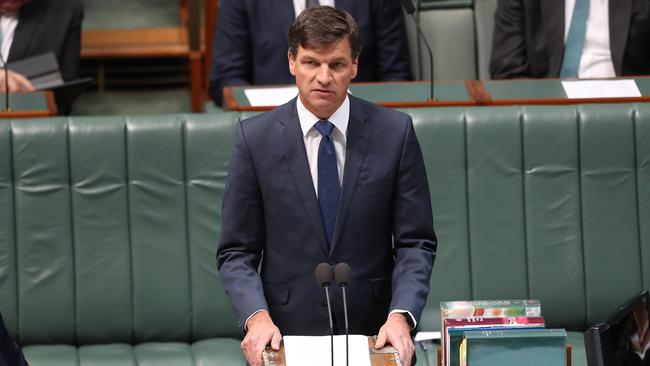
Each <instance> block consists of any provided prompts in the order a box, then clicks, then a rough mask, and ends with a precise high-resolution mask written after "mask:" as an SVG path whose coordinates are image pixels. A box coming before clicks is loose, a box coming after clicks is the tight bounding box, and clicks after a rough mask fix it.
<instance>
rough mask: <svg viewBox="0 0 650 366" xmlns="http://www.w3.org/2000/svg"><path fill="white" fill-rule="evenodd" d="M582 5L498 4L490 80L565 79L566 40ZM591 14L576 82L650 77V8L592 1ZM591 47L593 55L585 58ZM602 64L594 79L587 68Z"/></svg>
mask: <svg viewBox="0 0 650 366" xmlns="http://www.w3.org/2000/svg"><path fill="white" fill-rule="evenodd" d="M578 1H580V0H577V1H576V0H573V1H572V3H565V0H499V2H498V7H497V11H496V14H495V27H494V38H493V42H492V56H491V61H490V75H491V76H492V78H494V79H506V78H518V77H530V78H545V77H559V76H562V73H561V70H562V67H563V60H564V58H565V39H566V42H568V40H569V35H570V26H569V24H570V23H571V22H572V21H573V16H568V15H569V14H571V15H573V14H574V13H576V12H575V11H573V9H574V8H573V7H572V6H571V4H573V3H576V4H577V2H578ZM567 5H568V6H567ZM587 11H588V22H589V23H591V26H590V25H589V23H588V24H587V26H586V33H587V34H586V39H585V41H584V48H583V50H582V51H583V52H582V59H581V60H580V72H579V73H578V75H577V76H579V77H609V76H612V77H613V76H623V75H644V74H650V2H648V1H646V0H609V1H607V0H591V4H590V5H588V6H587ZM599 18H600V19H599ZM607 29H609V31H608V32H607ZM599 32H600V33H602V34H600V33H599ZM587 47H591V48H589V49H591V50H595V51H594V52H592V53H590V54H588V55H587V58H585V53H588V52H589V51H588V48H587ZM598 47H600V48H601V49H600V50H599V49H598ZM598 64H601V65H604V66H602V67H600V68H599V69H595V70H596V71H595V72H591V73H590V72H589V70H588V68H589V67H590V66H593V65H598ZM597 67H599V66H597ZM585 69H587V70H585ZM600 70H603V71H600ZM607 70H609V71H607ZM583 72H584V74H583ZM570 76H576V75H570Z"/></svg>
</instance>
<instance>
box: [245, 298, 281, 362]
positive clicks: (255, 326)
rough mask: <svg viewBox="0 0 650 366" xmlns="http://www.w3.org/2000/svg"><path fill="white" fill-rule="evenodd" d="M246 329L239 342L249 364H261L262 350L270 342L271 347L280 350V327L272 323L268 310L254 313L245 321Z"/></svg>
mask: <svg viewBox="0 0 650 366" xmlns="http://www.w3.org/2000/svg"><path fill="white" fill-rule="evenodd" d="M246 325H247V327H248V331H247V332H246V336H245V337H244V340H243V341H242V342H241V350H242V352H243V353H244V357H246V362H248V364H249V365H250V366H262V364H263V362H262V352H263V351H264V348H266V345H267V344H269V342H271V348H273V349H274V350H276V351H279V350H280V340H281V339H282V335H281V334H280V329H278V327H276V326H275V324H273V320H271V316H270V315H269V313H268V311H265V310H263V311H260V312H258V313H256V314H254V315H253V316H252V317H251V318H250V319H248V322H247V323H246Z"/></svg>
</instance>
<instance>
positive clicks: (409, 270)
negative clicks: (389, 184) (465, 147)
mask: <svg viewBox="0 0 650 366" xmlns="http://www.w3.org/2000/svg"><path fill="white" fill-rule="evenodd" d="M393 240H394V246H395V268H394V269H393V277H392V300H391V304H390V310H395V309H401V310H408V311H410V312H411V314H412V315H413V316H414V317H415V319H416V321H417V322H419V319H420V315H421V314H422V309H423V308H424V305H425V303H426V300H427V295H428V294H429V280H430V277H431V270H432V267H433V262H434V259H435V256H436V250H437V239H436V234H435V232H434V230H433V215H432V212H431V199H430V194H429V185H428V183H427V175H426V170H425V167H424V159H423V158H422V151H421V150H420V145H419V143H418V140H417V138H416V136H415V131H414V130H413V122H412V121H411V118H410V117H408V126H407V129H406V133H405V137H404V145H403V149H402V156H401V159H400V165H399V170H398V176H397V180H396V187H395V194H394V196H393Z"/></svg>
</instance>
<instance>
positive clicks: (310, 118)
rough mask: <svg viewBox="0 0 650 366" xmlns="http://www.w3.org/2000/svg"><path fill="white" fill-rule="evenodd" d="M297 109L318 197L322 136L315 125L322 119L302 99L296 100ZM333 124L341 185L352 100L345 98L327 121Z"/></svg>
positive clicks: (312, 179) (333, 139)
mask: <svg viewBox="0 0 650 366" xmlns="http://www.w3.org/2000/svg"><path fill="white" fill-rule="evenodd" d="M296 109H297V110H298V119H299V120H300V128H301V129H302V137H303V141H304V142H305V152H306V153H307V161H308V162H309V172H310V173H311V181H312V182H313V183H314V192H316V197H318V148H319V146H320V141H321V139H322V136H321V134H320V132H318V130H316V128H315V127H314V124H316V122H318V121H319V120H320V118H318V117H316V116H314V114H313V113H311V112H310V111H309V110H308V109H307V108H306V107H305V105H304V104H302V101H301V100H300V98H296ZM327 120H328V121H330V122H332V124H333V125H334V129H333V130H332V134H331V136H332V141H333V142H334V151H335V152H336V165H337V167H338V171H339V184H341V185H342V184H343V168H344V167H345V144H346V139H347V135H348V121H349V120H350V99H349V98H348V96H347V95H346V96H345V100H344V101H343V104H341V106H340V107H339V109H337V110H336V111H335V112H334V114H332V115H331V116H330V118H328V119H327Z"/></svg>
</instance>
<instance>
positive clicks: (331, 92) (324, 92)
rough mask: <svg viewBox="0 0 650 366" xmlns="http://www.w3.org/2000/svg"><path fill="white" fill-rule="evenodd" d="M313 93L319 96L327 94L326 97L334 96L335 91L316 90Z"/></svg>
mask: <svg viewBox="0 0 650 366" xmlns="http://www.w3.org/2000/svg"><path fill="white" fill-rule="evenodd" d="M313 91H314V92H316V93H317V94H326V95H330V94H334V91H333V90H329V89H314V90H313Z"/></svg>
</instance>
